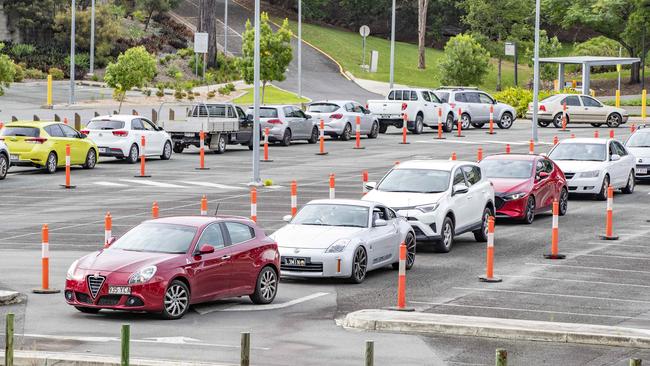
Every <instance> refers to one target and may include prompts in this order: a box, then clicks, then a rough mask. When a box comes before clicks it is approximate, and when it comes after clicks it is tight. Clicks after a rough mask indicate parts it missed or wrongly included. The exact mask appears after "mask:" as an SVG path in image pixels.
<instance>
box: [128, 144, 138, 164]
mask: <svg viewBox="0 0 650 366" xmlns="http://www.w3.org/2000/svg"><path fill="white" fill-rule="evenodd" d="M129 158H130V159H131V161H134V160H136V159H137V158H138V148H137V146H135V145H133V146H131V152H130V153H129Z"/></svg>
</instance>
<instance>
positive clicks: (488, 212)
mask: <svg viewBox="0 0 650 366" xmlns="http://www.w3.org/2000/svg"><path fill="white" fill-rule="evenodd" d="M493 215H494V213H492V209H491V208H490V207H486V208H485V209H484V210H483V216H482V217H481V228H480V229H478V230H474V231H472V233H473V234H474V240H476V241H477V242H479V243H485V242H486V241H487V240H488V218H489V217H490V216H493Z"/></svg>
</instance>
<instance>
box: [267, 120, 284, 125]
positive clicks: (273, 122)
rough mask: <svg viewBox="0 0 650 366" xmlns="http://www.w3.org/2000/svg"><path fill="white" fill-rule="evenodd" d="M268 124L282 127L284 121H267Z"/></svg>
mask: <svg viewBox="0 0 650 366" xmlns="http://www.w3.org/2000/svg"><path fill="white" fill-rule="evenodd" d="M266 123H270V124H272V125H281V124H282V121H280V120H279V119H270V120H268V121H266Z"/></svg>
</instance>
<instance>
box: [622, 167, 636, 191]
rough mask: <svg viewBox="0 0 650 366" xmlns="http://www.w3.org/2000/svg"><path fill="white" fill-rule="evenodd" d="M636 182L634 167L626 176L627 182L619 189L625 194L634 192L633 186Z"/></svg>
mask: <svg viewBox="0 0 650 366" xmlns="http://www.w3.org/2000/svg"><path fill="white" fill-rule="evenodd" d="M635 182H636V176H635V174H634V169H633V170H631V171H630V175H629V176H628V177H627V184H626V185H625V187H623V188H622V189H621V192H623V193H625V194H632V193H634V187H635Z"/></svg>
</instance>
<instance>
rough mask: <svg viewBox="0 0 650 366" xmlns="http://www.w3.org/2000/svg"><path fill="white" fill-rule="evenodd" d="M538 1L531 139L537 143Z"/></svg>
mask: <svg viewBox="0 0 650 366" xmlns="http://www.w3.org/2000/svg"><path fill="white" fill-rule="evenodd" d="M539 1H540V0H535V53H534V56H533V57H534V64H533V122H532V123H533V126H532V139H533V140H534V141H537V112H538V109H539V106H538V104H539V13H540V5H539Z"/></svg>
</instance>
